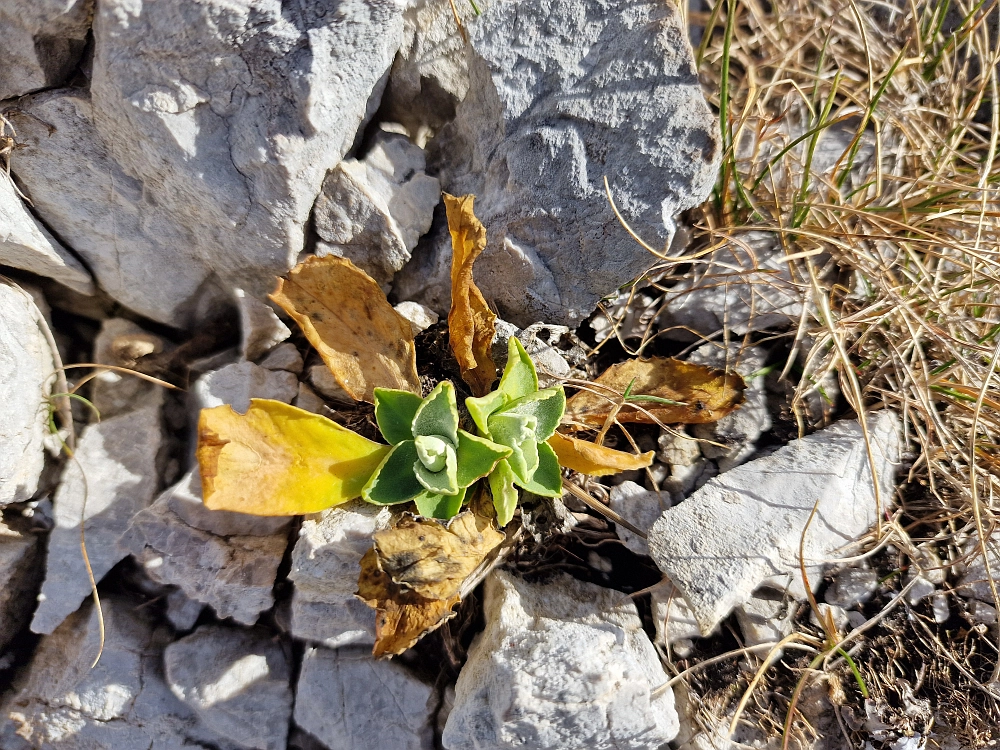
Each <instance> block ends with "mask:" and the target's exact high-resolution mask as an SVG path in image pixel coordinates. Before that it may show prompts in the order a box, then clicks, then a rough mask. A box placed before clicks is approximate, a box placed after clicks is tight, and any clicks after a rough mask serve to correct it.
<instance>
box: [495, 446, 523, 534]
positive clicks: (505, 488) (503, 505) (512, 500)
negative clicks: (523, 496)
mask: <svg viewBox="0 0 1000 750" xmlns="http://www.w3.org/2000/svg"><path fill="white" fill-rule="evenodd" d="M489 482H490V492H491V493H492V494H493V507H494V508H496V509H497V525H498V526H499V527H500V528H503V527H504V526H506V525H507V524H508V523H510V519H511V518H513V517H514V509H515V508H516V507H517V488H516V487H515V486H514V472H513V471H511V468H510V464H508V463H507V461H501V462H500V463H498V464H497V467H496V468H495V469H494V470H493V473H492V474H490V478H489Z"/></svg>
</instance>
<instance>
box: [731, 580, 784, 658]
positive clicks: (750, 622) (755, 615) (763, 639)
mask: <svg viewBox="0 0 1000 750" xmlns="http://www.w3.org/2000/svg"><path fill="white" fill-rule="evenodd" d="M795 613H796V607H795V603H794V602H792V601H790V600H789V599H788V598H786V597H783V596H780V595H779V596H777V597H776V598H768V599H764V598H762V597H760V596H759V595H757V596H752V597H750V599H749V600H747V601H746V602H744V603H743V604H740V605H739V606H738V607H736V621H737V622H738V623H739V624H740V631H741V632H742V633H743V640H744V642H745V643H746V645H747V646H757V645H759V644H761V643H776V642H778V641H780V640H781V639H782V638H784V637H785V636H787V635H791V633H792V630H793V629H794V628H795ZM762 656H763V655H762Z"/></svg>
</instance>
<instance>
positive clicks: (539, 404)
mask: <svg viewBox="0 0 1000 750" xmlns="http://www.w3.org/2000/svg"><path fill="white" fill-rule="evenodd" d="M564 411H566V393H565V392H564V391H563V387H562V386H561V385H560V386H556V387H555V388H546V389H545V390H542V391H535V392H534V393H531V394H528V395H527V396H524V397H522V398H519V399H518V400H517V401H514V402H512V403H511V404H510V405H509V406H506V407H504V408H503V410H502V411H501V413H502V414H527V415H529V416H532V417H534V418H535V419H536V420H537V425H536V426H535V440H537V441H538V442H539V443H541V442H544V441H546V440H548V439H549V438H550V437H552V433H554V432H555V431H556V427H558V426H559V422H561V421H562V417H563V412H564Z"/></svg>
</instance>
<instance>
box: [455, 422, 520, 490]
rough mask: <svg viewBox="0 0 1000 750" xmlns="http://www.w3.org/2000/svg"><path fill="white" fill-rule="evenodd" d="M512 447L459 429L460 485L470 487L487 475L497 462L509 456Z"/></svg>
mask: <svg viewBox="0 0 1000 750" xmlns="http://www.w3.org/2000/svg"><path fill="white" fill-rule="evenodd" d="M510 454H511V449H510V448H508V447H506V446H504V445H497V444H496V443H494V442H492V441H491V440H487V439H486V438H481V437H476V436H475V435H470V434H469V433H468V432H466V431H465V430H459V431H458V485H459V486H460V487H468V486H469V485H470V484H472V483H473V482H475V481H476V480H477V479H480V478H482V477H485V476H486V475H487V474H489V473H490V472H491V471H493V469H494V468H495V467H496V465H497V462H499V461H500V460H501V459H504V458H507V456H509V455H510Z"/></svg>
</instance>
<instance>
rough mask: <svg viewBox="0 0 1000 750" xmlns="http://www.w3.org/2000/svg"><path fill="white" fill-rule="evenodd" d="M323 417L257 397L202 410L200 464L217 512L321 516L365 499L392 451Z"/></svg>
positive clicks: (208, 504)
mask: <svg viewBox="0 0 1000 750" xmlns="http://www.w3.org/2000/svg"><path fill="white" fill-rule="evenodd" d="M389 450H390V447H389V446H388V445H379V444H378V443H374V442H372V441H371V440H368V439H367V438H363V437H361V436H360V435H358V434H357V433H354V432H351V431H350V430H348V429H347V428H345V427H341V426H340V425H338V424H336V423H335V422H332V421H330V420H329V419H327V418H326V417H321V416H319V415H318V414H313V413H311V412H307V411H304V410H302V409H298V408H296V407H294V406H289V405H288V404H283V403H281V402H280V401H270V400H268V399H259V398H255V399H251V401H250V408H249V409H248V410H247V413H246V414H239V413H238V412H236V411H234V410H233V408H232V407H231V406H228V405H223V406H216V407H214V408H212V409H202V411H201V416H200V417H199V419H198V449H197V458H198V466H199V468H200V471H201V486H202V496H203V498H204V502H205V506H206V507H207V508H210V509H211V510H231V511H237V512H239V513H250V514H252V515H257V516H295V515H300V514H303V513H316V512H318V511H321V510H324V509H326V508H330V507H332V506H334V505H340V504H341V503H345V502H347V501H348V500H353V499H354V498H356V497H358V496H360V495H361V490H362V488H363V487H364V486H365V482H367V481H368V478H369V477H371V475H372V474H373V473H374V472H375V470H376V469H377V468H378V466H379V464H380V463H381V462H382V459H383V458H385V456H386V455H387V454H388V453H389Z"/></svg>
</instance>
